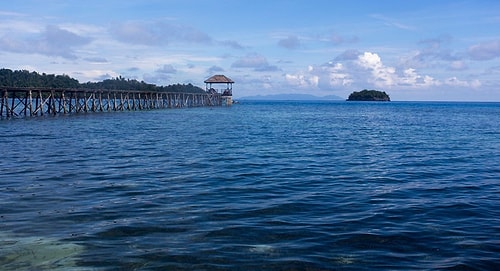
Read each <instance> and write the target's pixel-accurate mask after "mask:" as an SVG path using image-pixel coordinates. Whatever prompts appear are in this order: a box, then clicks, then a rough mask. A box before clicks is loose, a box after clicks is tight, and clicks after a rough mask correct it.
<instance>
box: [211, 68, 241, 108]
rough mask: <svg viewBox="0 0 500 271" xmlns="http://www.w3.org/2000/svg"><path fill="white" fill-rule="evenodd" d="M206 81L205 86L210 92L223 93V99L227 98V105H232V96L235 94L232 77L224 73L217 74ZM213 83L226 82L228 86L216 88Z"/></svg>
mask: <svg viewBox="0 0 500 271" xmlns="http://www.w3.org/2000/svg"><path fill="white" fill-rule="evenodd" d="M204 82H205V85H206V86H205V88H206V91H207V92H208V93H221V97H222V99H224V100H226V104H227V105H231V104H232V103H233V100H232V96H233V84H234V81H233V80H231V78H229V77H227V76H225V75H222V74H217V75H214V76H212V77H210V78H208V79H207V80H205V81H204ZM212 84H225V85H226V88H225V89H215V88H213V87H212Z"/></svg>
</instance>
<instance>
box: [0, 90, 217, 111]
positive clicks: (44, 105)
mask: <svg viewBox="0 0 500 271" xmlns="http://www.w3.org/2000/svg"><path fill="white" fill-rule="evenodd" d="M0 92H1V93H0V118H12V117H21V116H24V117H35V116H44V115H58V114H77V113H86V112H105V111H107V112H110V111H135V110H151V109H164V108H184V107H200V106H221V105H222V101H223V99H222V98H221V94H219V93H208V92H203V93H180V92H154V91H153V92H152V91H124V90H92V89H58V88H13V87H1V88H0Z"/></svg>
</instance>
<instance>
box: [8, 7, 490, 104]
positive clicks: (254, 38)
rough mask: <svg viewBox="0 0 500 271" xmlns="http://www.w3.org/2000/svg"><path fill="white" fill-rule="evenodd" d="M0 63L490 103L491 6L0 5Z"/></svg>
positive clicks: (75, 72)
mask: <svg viewBox="0 0 500 271" xmlns="http://www.w3.org/2000/svg"><path fill="white" fill-rule="evenodd" d="M0 68H7V69H11V70H29V71H36V72H38V73H47V74H66V75H69V76H71V77H73V78H75V79H77V80H79V81H80V82H81V83H84V82H89V81H91V82H94V81H101V80H104V79H109V78H116V77H118V76H122V77H125V78H128V79H136V80H139V81H145V82H147V83H153V84H156V85H170V84H177V83H180V84H187V83H191V84H193V85H196V86H200V87H202V88H205V84H204V83H203V81H204V80H205V79H207V78H208V77H210V76H212V75H215V74H224V75H226V76H227V77H229V78H231V79H233V81H235V84H234V85H233V96H235V98H238V97H244V96H254V95H272V94H285V93H287V94H288V93H293V94H311V95H315V96H326V95H336V96H339V97H342V98H347V96H348V95H349V94H350V93H352V92H353V91H360V90H363V89H376V90H381V91H385V92H386V93H388V94H389V95H390V97H391V100H396V101H397V100H399V101H492V102H498V101H500V1H497V0H439V1H436V0H419V1H388V0H378V1H365V0H363V1H359V0H349V1H337V0H308V1H305V0H288V1H282V0H265V1H261V0H217V1H207V0H120V1H115V0H98V1H95V0H85V1H82V0H77V1H74V0H44V1H41V0H16V1H2V5H1V6H0Z"/></svg>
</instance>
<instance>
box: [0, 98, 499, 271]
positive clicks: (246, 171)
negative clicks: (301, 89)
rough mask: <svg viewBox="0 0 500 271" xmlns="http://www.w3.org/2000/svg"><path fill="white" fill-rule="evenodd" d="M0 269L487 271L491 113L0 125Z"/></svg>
mask: <svg viewBox="0 0 500 271" xmlns="http://www.w3.org/2000/svg"><path fill="white" fill-rule="evenodd" d="M0 136H1V140H0V153H1V157H0V266H2V268H1V269H2V270H431V269H432V270H499V268H500V104H499V103H424V102H389V103H370V102H365V103H363V102H343V101H335V102H298V101H296V102H262V101H260V102H257V101H243V102H242V103H241V104H238V105H234V106H232V107H212V108H209V107H205V108H188V109H166V110H153V111H137V112H115V113H90V114H81V115H71V116H56V117H37V118H25V119H2V120H0Z"/></svg>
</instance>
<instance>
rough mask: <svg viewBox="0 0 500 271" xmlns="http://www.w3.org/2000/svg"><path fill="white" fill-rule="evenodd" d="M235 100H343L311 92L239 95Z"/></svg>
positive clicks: (334, 96)
mask: <svg viewBox="0 0 500 271" xmlns="http://www.w3.org/2000/svg"><path fill="white" fill-rule="evenodd" d="M237 100H267V101H331V100H335V101H336V100H345V99H344V98H342V97H339V96H336V95H327V96H314V95H311V94H294V93H290V94H271V95H256V96H245V97H240V98H238V99H237Z"/></svg>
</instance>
